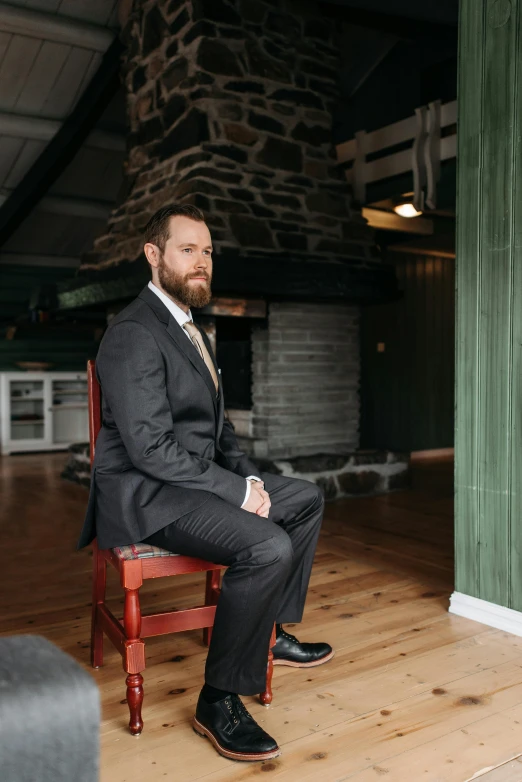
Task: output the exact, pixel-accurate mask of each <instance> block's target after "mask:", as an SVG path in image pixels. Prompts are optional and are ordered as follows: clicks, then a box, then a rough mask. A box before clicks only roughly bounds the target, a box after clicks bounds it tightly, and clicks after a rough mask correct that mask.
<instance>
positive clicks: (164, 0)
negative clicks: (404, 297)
mask: <svg viewBox="0 0 522 782" xmlns="http://www.w3.org/2000/svg"><path fill="white" fill-rule="evenodd" d="M123 36H124V40H125V42H126V45H127V49H126V55H125V62H124V67H123V74H124V81H125V86H126V90H127V101H128V115H129V125H130V133H129V138H128V160H127V164H126V172H125V176H126V193H125V195H124V198H123V201H122V203H121V204H120V205H119V206H118V207H117V208H116V209H115V211H114V212H113V214H112V216H111V218H110V219H109V222H108V225H107V231H106V233H105V234H104V235H102V236H100V237H99V239H98V240H97V241H96V243H95V246H94V248H93V250H92V252H90V253H89V254H88V255H87V256H86V257H85V258H84V259H83V264H82V267H81V272H80V276H81V275H82V274H83V275H85V276H86V277H87V278H90V279H93V278H94V276H98V277H99V275H100V274H102V275H103V273H104V270H107V271H110V272H111V274H112V276H114V275H113V273H114V271H115V267H117V266H120V267H121V269H122V270H123V269H124V270H125V272H124V274H125V275H127V276H129V275H132V274H133V273H134V274H135V273H136V272H135V271H134V272H133V269H134V270H138V269H140V270H143V271H144V270H145V266H146V264H145V262H144V260H143V256H142V244H143V239H142V231H143V227H144V225H145V223H146V222H147V220H148V219H149V217H150V216H151V214H152V213H153V212H154V211H155V210H156V209H158V208H159V207H160V206H162V205H164V204H168V203H171V202H185V203H192V204H195V205H197V206H198V207H200V208H201V209H203V211H204V212H205V215H206V219H207V222H208V225H209V227H210V229H211V233H212V238H213V243H214V247H215V262H214V281H215V283H216V284H215V285H214V286H213V289H214V293H216V292H217V293H218V294H219V293H221V294H225V295H243V296H245V295H246V296H249V295H250V296H252V295H256V294H257V296H258V297H260V296H261V297H264V298H265V299H266V300H267V302H268V317H267V320H266V323H265V324H264V327H261V328H259V327H256V328H255V329H254V330H253V332H252V356H253V361H252V378H253V385H252V397H253V409H252V411H251V414H252V415H251V420H250V431H249V435H250V436H249V439H248V442H247V444H246V445H245V447H246V448H247V450H250V452H251V453H252V455H254V456H255V455H257V456H260V457H269V458H270V457H285V456H287V457H291V456H296V455H302V454H313V453H316V452H318V451H330V452H336V453H342V452H346V451H353V450H354V449H356V448H357V447H358V444H359V434H358V432H359V336H358V316H359V303H360V299H361V298H362V297H363V296H364V298H365V300H366V301H371V300H377V299H381V300H382V299H383V289H386V288H389V289H390V290H391V289H392V288H393V287H394V284H393V283H392V282H390V280H391V277H390V275H389V274H386V269H385V267H384V265H383V264H382V263H381V261H380V258H379V255H378V253H377V252H376V247H375V244H374V239H373V234H372V231H371V230H370V229H369V228H368V226H367V224H366V222H365V220H364V219H363V218H362V216H361V214H360V211H359V210H357V209H354V208H353V206H352V202H351V195H350V192H349V188H348V185H347V183H346V181H345V179H344V176H343V173H342V172H341V171H340V170H339V169H338V167H337V165H336V163H335V159H334V153H333V146H332V138H331V126H332V112H333V111H334V108H335V106H336V101H337V100H338V96H339V87H338V79H339V68H340V47H341V46H342V38H341V36H340V34H339V31H338V30H337V29H336V23H335V22H334V21H333V20H330V19H328V18H325V17H324V16H322V15H321V13H320V10H319V7H318V5H317V3H314V2H313V1H312V0H299V1H298V0H277V2H276V0H148V1H145V2H142V1H138V0H135V2H134V3H133V6H132V9H131V11H130V14H129V16H128V18H127V22H126V24H125V27H124V30H123ZM227 269H228V270H229V271H228V272H227ZM122 273H123V272H122ZM382 280H384V282H382ZM347 281H348V282H347ZM379 281H381V282H379ZM379 286H380V288H379ZM378 288H379V290H378ZM113 289H114V288H113ZM392 295H393V294H392ZM388 296H389V292H388ZM231 418H232V420H233V417H232V415H231Z"/></svg>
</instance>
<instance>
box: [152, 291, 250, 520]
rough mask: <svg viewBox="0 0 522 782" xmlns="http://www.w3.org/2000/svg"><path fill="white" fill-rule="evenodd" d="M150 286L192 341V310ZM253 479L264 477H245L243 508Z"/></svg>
mask: <svg viewBox="0 0 522 782" xmlns="http://www.w3.org/2000/svg"><path fill="white" fill-rule="evenodd" d="M149 288H150V290H151V291H152V292H153V293H155V294H156V296H157V297H158V299H160V300H161V301H162V302H163V304H164V305H165V307H166V308H167V309H168V311H169V312H170V314H171V315H172V316H173V317H174V318H176V320H177V322H178V323H179V325H180V326H181V328H182V329H183V333H184V334H186V335H187V337H188V339H189V340H190V342H191V343H192V338H191V336H190V334H189V333H188V331H187V330H186V329H184V328H183V326H184V324H185V323H188V322H189V321H190V322H191V323H193V322H194V321H193V320H192V313H191V311H190V310H189V311H188V313H186V312H184V311H183V310H182V309H181V307H178V305H177V304H175V303H174V302H173V301H172V299H170V298H169V297H168V296H166V295H165V294H164V293H163V291H160V289H159V288H157V287H156V286H155V285H154V283H153V282H152V281H151V282H149ZM219 372H221V370H219ZM251 480H255V481H261V480H262V478H259V477H258V476H257V475H249V476H248V477H247V478H245V481H246V494H245V499H244V500H243V505H241V507H242V508H243V507H244V506H245V505H246V503H247V502H248V498H249V497H250V486H251V483H250V481H251Z"/></svg>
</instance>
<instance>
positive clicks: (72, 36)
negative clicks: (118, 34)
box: [0, 3, 114, 53]
mask: <svg viewBox="0 0 522 782" xmlns="http://www.w3.org/2000/svg"><path fill="white" fill-rule="evenodd" d="M0 30H2V32H3V33H11V34H12V35H23V36H25V37H30V38H38V39H40V40H46V41H53V42H55V43H65V44H68V45H69V46H79V47H81V48H82V49H90V50H92V51H95V52H100V53H103V52H105V51H107V49H108V48H109V46H110V45H111V43H112V41H113V39H114V33H113V32H112V31H111V30H110V29H109V28H108V27H101V26H99V25H95V24H91V23H90V22H82V21H80V20H79V19H72V18H70V17H64V16H60V15H59V14H48V13H45V12H42V11H34V10H32V9H30V8H19V7H18V6H13V5H8V4H7V3H0Z"/></svg>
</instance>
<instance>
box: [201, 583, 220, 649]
mask: <svg viewBox="0 0 522 782" xmlns="http://www.w3.org/2000/svg"><path fill="white" fill-rule="evenodd" d="M219 579H220V571H219V570H208V571H207V583H206V587H205V605H206V606H215V605H217V601H218V598H219V584H220V580H219ZM211 638H212V627H204V628H203V643H204V644H205V645H206V646H210V639H211Z"/></svg>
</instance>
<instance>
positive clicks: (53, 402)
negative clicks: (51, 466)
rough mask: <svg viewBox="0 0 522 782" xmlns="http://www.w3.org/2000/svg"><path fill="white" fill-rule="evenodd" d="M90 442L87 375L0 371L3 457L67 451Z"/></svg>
mask: <svg viewBox="0 0 522 782" xmlns="http://www.w3.org/2000/svg"><path fill="white" fill-rule="evenodd" d="M88 439H89V417H88V412H87V375H86V373H85V372H0V443H1V449H2V453H3V454H8V453H17V452H19V451H53V450H59V449H66V448H68V447H69V445H71V444H72V443H79V442H86V441H87V440H88Z"/></svg>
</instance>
